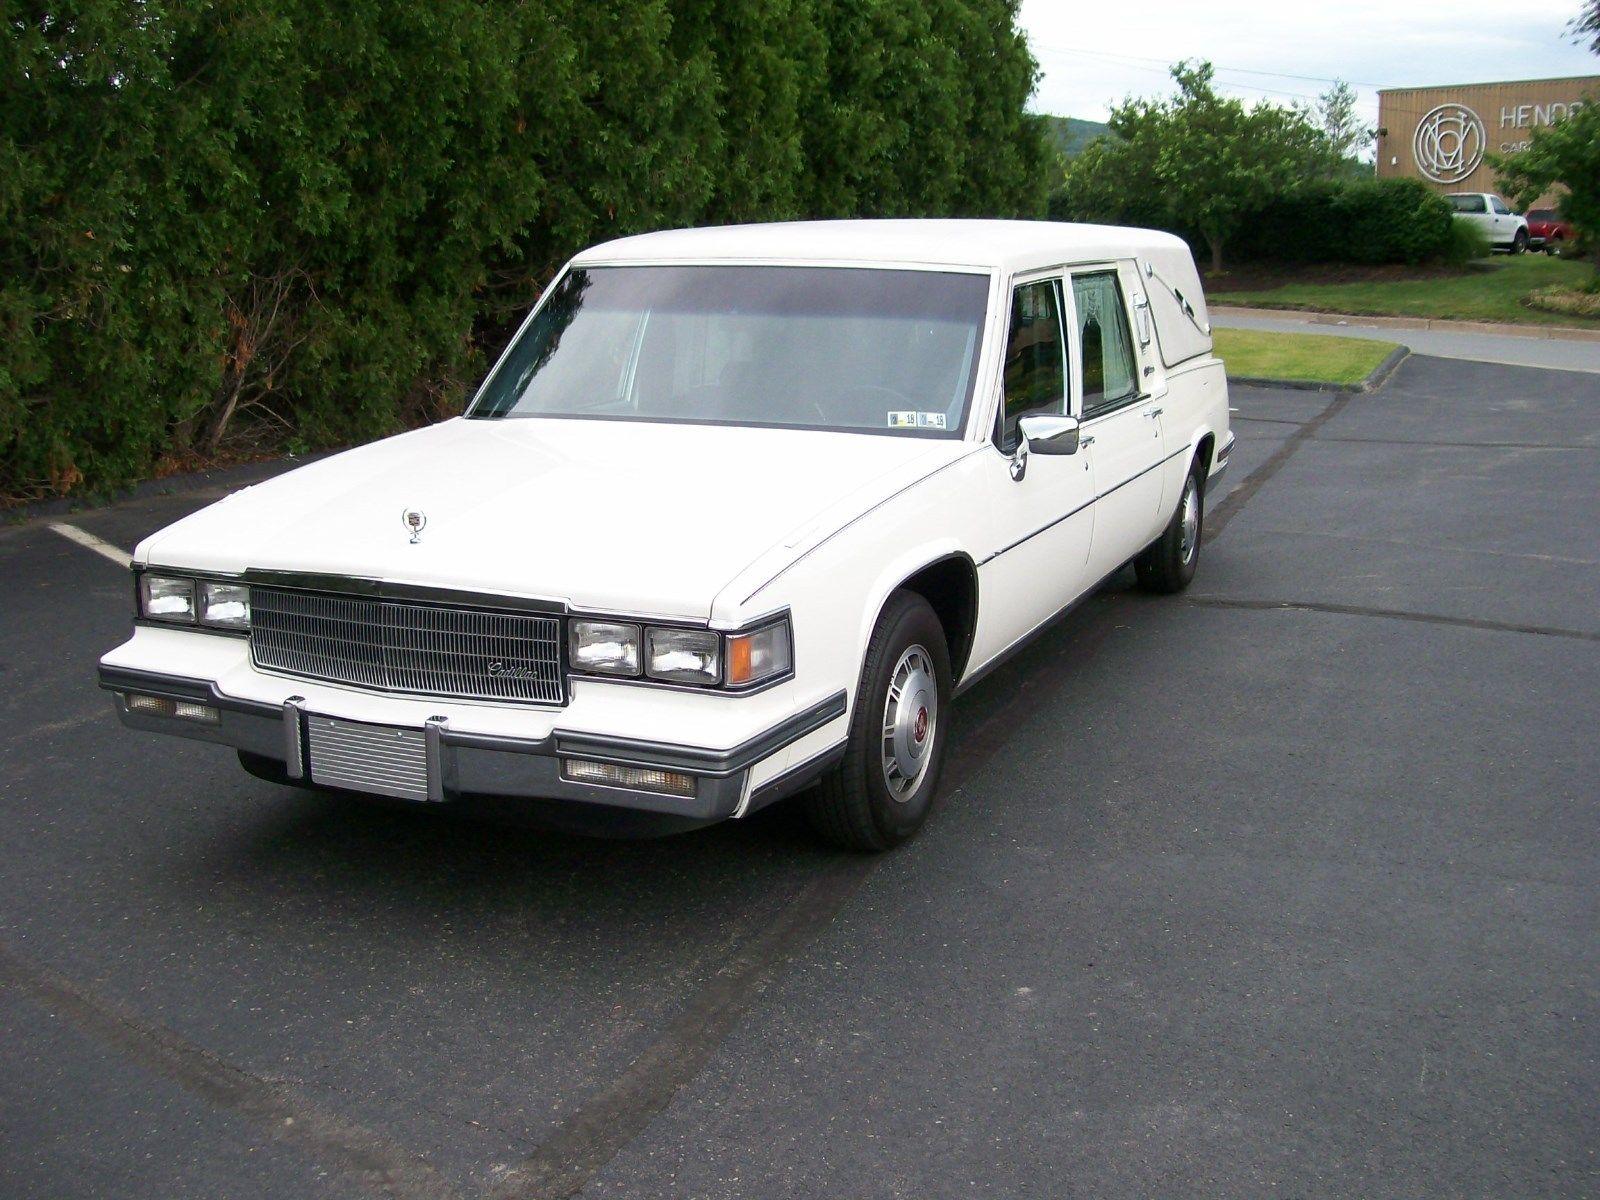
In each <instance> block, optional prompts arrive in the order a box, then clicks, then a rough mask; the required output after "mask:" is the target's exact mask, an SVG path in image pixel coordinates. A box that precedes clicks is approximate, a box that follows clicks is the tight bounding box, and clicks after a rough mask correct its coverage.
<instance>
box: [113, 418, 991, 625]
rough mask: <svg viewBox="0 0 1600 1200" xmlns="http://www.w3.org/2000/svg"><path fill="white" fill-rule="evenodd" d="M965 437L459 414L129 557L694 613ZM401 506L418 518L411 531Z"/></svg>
mask: <svg viewBox="0 0 1600 1200" xmlns="http://www.w3.org/2000/svg"><path fill="white" fill-rule="evenodd" d="M962 449H963V444H962V443H961V442H959V441H955V440H945V439H927V438H904V437H892V436H875V435H871V434H861V433H853V434H852V433H829V432H822V431H811V430H796V429H759V428H736V427H729V426H708V425H679V424H657V423H643V422H614V421H582V420H558V419H514V418H513V419H503V420H467V419H464V418H457V419H455V420H451V421H446V422H444V423H443V424H440V425H435V426H432V427H430V428H427V429H422V430H417V431H415V432H413V433H407V434H401V435H400V436H398V437H392V438H388V439H386V440H384V441H381V442H376V443H373V444H372V445H369V446H363V447H361V448H359V449H356V450H350V451H346V452H345V453H343V454H337V455H334V456H332V457H330V458H326V459H323V460H321V461H319V462H316V463H313V464H310V465H308V466H305V467H301V468H299V469H298V470H295V471H291V472H289V473H287V474H285V475H280V476H278V477H277V478H275V479H272V480H270V481H268V482H266V483H262V484H257V485H256V486H254V487H250V488H246V489H244V490H243V491H241V492H237V493H235V494H234V495H232V496H229V497H228V498H226V499H225V500H222V501H220V502H219V503H217V504H214V505H212V506H210V507H209V508H206V509H203V510H201V511H200V512H197V513H195V514H193V515H192V516H189V517H186V518H184V519H183V520H181V521H179V522H177V523H176V524H174V525H172V526H169V527H168V528H166V529H164V530H162V531H161V532H160V533H157V534H155V535H154V536H152V537H151V538H149V539H147V540H146V541H145V542H143V543H142V544H141V545H140V546H139V548H138V550H137V551H136V553H135V559H136V561H139V562H141V563H147V564H149V565H153V566H167V567H181V568H188V569H191V570H199V571H218V572H226V573H230V574H232V573H239V572H243V571H245V570H249V569H257V570H281V571H299V572H307V573H315V574H329V575H341V576H354V577H361V578H369V579H380V580H384V581H388V582H393V583H407V584H414V585H421V586H436V587H449V588H454V589H460V590H469V591H484V592H491V593H496V594H504V595H514V596H525V597H538V598H543V599H549V600H558V601H563V602H566V603H568V604H570V605H572V606H573V607H575V608H582V609H589V610H594V611H617V612H627V613H639V614H643V615H654V616H668V617H671V616H678V617H694V618H703V617H706V616H708V615H709V613H710V609H711V604H712V601H713V599H714V598H715V597H716V594H717V592H718V591H719V590H720V589H721V588H722V587H723V585H725V584H726V583H727V582H728V581H729V580H730V579H732V578H733V577H734V576H735V575H737V574H738V573H739V571H740V570H741V569H742V568H744V567H745V566H747V565H748V564H749V563H750V562H752V561H753V560H754V559H756V558H757V557H758V556H760V555H761V554H762V553H763V552H764V551H766V550H768V549H769V548H770V547H773V546H775V545H779V544H781V543H782V542H783V541H784V539H785V538H786V537H788V536H789V535H791V534H793V533H794V532H795V531H796V530H798V529H800V528H802V527H804V526H807V525H808V524H814V523H815V521H816V519H817V518H818V516H819V515H820V514H823V513H825V512H826V515H827V519H828V520H829V521H830V522H832V521H836V520H837V521H841V522H842V521H843V520H848V519H849V516H850V515H851V514H853V513H856V512H860V511H864V510H865V509H866V508H869V507H871V506H872V505H873V504H875V503H876V502H877V501H878V500H880V499H882V498H883V497H884V496H886V495H888V494H891V493H892V492H893V491H895V490H898V489H899V488H901V487H904V486H906V484H907V483H909V482H912V481H914V480H915V479H917V478H920V477H921V476H923V475H925V474H927V473H929V472H931V471H933V470H936V469H937V468H938V467H939V466H941V465H942V464H943V463H945V462H948V461H950V460H951V459H952V458H955V457H957V456H958V455H959V454H960V453H961V451H962ZM408 511H416V512H419V513H421V514H422V515H423V518H424V519H425V522H426V523H425V524H424V525H423V527H422V529H421V530H420V532H419V533H418V534H417V537H416V541H415V542H413V541H412V531H411V530H410V529H409V528H408V527H407V525H406V522H405V514H406V513H407V512H408Z"/></svg>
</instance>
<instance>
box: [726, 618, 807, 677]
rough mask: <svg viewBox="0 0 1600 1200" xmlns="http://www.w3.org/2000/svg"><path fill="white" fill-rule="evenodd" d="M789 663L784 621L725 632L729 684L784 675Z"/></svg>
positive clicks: (790, 655)
mask: <svg viewBox="0 0 1600 1200" xmlns="http://www.w3.org/2000/svg"><path fill="white" fill-rule="evenodd" d="M793 663H794V658H793V655H792V654H791V652H790V648H789V626H788V625H787V624H786V623H783V622H780V623H779V624H777V625H768V626H767V627H766V628H765V629H757V630H755V631H754V632H752V633H733V634H729V635H728V686H729V687H748V686H749V685H750V684H753V683H760V682H761V681H762V680H763V679H771V678H772V677H773V676H774V675H787V674H788V673H789V668H790V667H791V666H792V665H793Z"/></svg>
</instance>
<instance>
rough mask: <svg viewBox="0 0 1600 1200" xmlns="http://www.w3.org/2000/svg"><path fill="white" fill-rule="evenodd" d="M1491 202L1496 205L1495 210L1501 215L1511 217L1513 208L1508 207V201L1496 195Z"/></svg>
mask: <svg viewBox="0 0 1600 1200" xmlns="http://www.w3.org/2000/svg"><path fill="white" fill-rule="evenodd" d="M1490 203H1491V204H1493V205H1494V211H1495V212H1497V213H1498V214H1499V215H1500V216H1502V217H1509V216H1510V215H1511V210H1510V209H1509V208H1507V207H1506V202H1505V201H1504V200H1502V199H1500V197H1499V196H1496V197H1495V198H1494V199H1493V200H1491V201H1490Z"/></svg>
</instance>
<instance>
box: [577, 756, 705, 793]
mask: <svg viewBox="0 0 1600 1200" xmlns="http://www.w3.org/2000/svg"><path fill="white" fill-rule="evenodd" d="M561 774H562V775H563V776H565V777H566V778H567V779H570V780H572V781H573V782H574V783H598V784H601V785H602V786H604V787H619V788H633V789H634V790H635V791H640V792H660V793H661V794H662V795H664V796H685V797H688V796H693V795H694V776H693V775H684V774H681V773H680V772H678V771H657V770H656V769H654V768H653V767H619V766H617V765H616V764H615V763H603V762H590V761H589V760H588V759H585V758H563V759H562V760H561Z"/></svg>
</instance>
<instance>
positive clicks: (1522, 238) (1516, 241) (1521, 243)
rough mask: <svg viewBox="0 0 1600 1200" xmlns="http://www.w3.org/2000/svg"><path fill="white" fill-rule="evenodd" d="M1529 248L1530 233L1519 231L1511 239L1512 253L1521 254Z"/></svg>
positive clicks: (1523, 230)
mask: <svg viewBox="0 0 1600 1200" xmlns="http://www.w3.org/2000/svg"><path fill="white" fill-rule="evenodd" d="M1527 248H1528V231H1527V230H1526V229H1519V230H1517V232H1516V233H1515V235H1513V236H1512V238H1511V253H1513V254H1521V253H1522V252H1523V251H1524V250H1526V249H1527Z"/></svg>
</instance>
